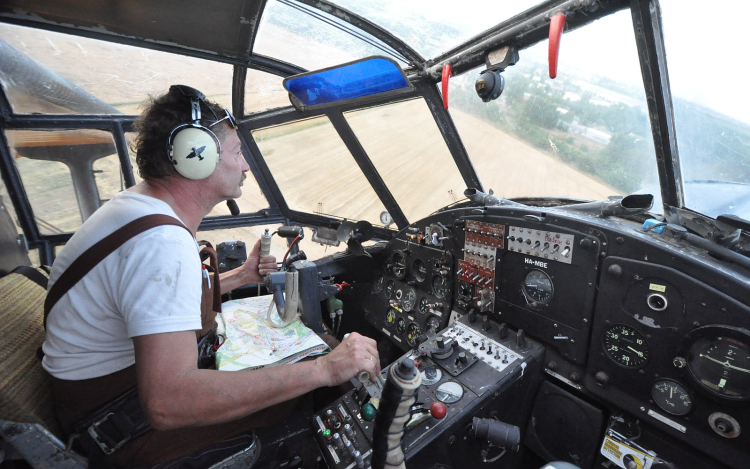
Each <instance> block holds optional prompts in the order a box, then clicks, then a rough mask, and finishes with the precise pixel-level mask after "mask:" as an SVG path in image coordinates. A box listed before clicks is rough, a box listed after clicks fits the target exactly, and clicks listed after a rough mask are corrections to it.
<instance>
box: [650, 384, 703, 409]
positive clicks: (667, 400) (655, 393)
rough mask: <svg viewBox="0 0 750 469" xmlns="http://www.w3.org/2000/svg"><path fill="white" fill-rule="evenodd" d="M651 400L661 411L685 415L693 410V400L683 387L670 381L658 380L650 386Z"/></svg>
mask: <svg viewBox="0 0 750 469" xmlns="http://www.w3.org/2000/svg"><path fill="white" fill-rule="evenodd" d="M651 398H652V399H653V400H654V403H655V404H656V405H658V406H659V408H660V409H661V410H663V411H664V412H667V413H669V414H672V415H685V414H687V413H688V412H690V410H691V409H692V408H693V398H692V397H690V393H689V392H688V391H687V389H685V387H684V386H683V385H682V384H680V383H678V382H677V381H674V380H671V379H660V380H658V381H657V382H655V383H654V385H653V386H651Z"/></svg>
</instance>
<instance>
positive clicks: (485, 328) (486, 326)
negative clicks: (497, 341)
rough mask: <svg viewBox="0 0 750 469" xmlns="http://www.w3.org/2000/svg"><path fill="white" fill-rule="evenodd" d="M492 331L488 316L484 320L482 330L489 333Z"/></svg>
mask: <svg viewBox="0 0 750 469" xmlns="http://www.w3.org/2000/svg"><path fill="white" fill-rule="evenodd" d="M490 329H492V323H491V322H490V318H489V317H488V316H484V317H483V318H482V330H483V331H489V330H490Z"/></svg>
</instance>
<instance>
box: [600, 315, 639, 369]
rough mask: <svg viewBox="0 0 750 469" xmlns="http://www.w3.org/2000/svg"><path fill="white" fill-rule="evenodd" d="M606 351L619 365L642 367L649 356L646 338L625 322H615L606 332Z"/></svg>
mask: <svg viewBox="0 0 750 469" xmlns="http://www.w3.org/2000/svg"><path fill="white" fill-rule="evenodd" d="M604 351H605V352H606V353H607V356H608V357H609V358H610V359H612V360H613V361H614V362H615V363H617V364H618V365H621V366H624V367H627V368H640V367H642V366H643V365H645V364H646V362H647V361H648V357H649V346H648V342H646V338H645V337H644V336H643V334H641V333H640V332H638V331H637V330H635V329H633V328H632V327H630V326H626V325H625V324H615V325H613V326H610V327H609V328H607V330H606V332H605V333H604Z"/></svg>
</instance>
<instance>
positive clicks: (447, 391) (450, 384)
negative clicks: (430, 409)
mask: <svg viewBox="0 0 750 469" xmlns="http://www.w3.org/2000/svg"><path fill="white" fill-rule="evenodd" d="M435 397H437V399H438V400H439V401H440V402H443V403H445V404H453V403H455V402H458V401H460V400H461V398H462V397H464V388H463V387H462V386H461V385H460V384H458V383H457V382H455V381H446V382H445V383H443V384H441V385H440V386H438V388H437V390H436V391H435Z"/></svg>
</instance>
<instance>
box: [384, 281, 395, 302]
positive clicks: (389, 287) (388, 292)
mask: <svg viewBox="0 0 750 469" xmlns="http://www.w3.org/2000/svg"><path fill="white" fill-rule="evenodd" d="M394 288H396V282H394V281H393V280H388V282H387V283H386V284H385V297H386V298H388V299H389V300H390V299H391V298H393V289H394Z"/></svg>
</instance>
